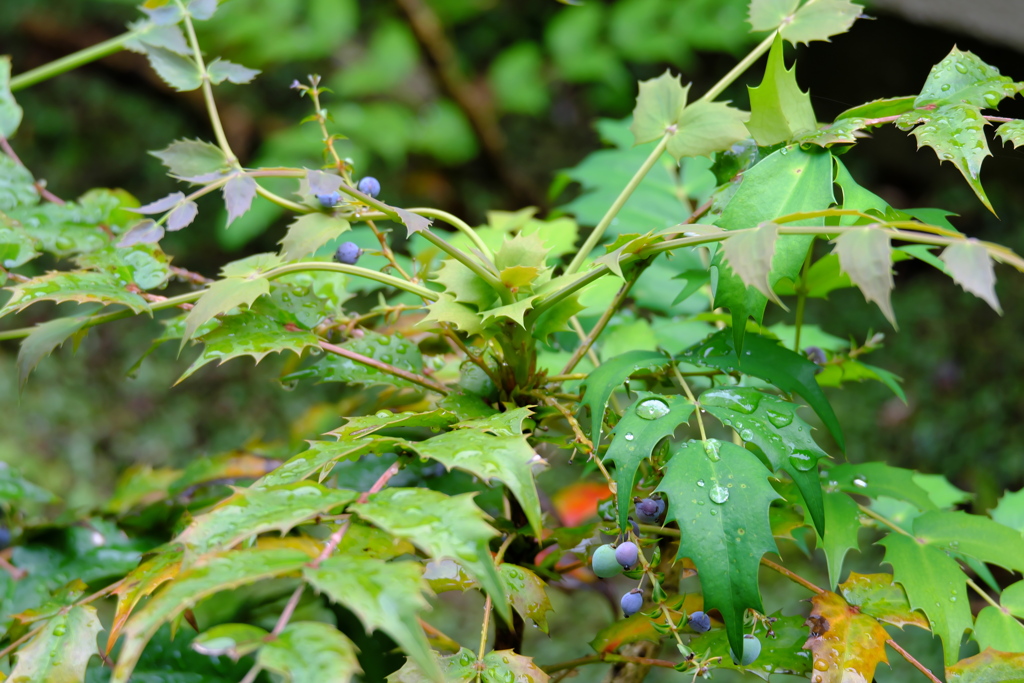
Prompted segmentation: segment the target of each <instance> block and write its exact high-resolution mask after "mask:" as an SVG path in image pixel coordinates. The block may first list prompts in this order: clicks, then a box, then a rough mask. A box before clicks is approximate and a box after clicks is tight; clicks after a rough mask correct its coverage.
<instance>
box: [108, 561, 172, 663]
mask: <svg viewBox="0 0 1024 683" xmlns="http://www.w3.org/2000/svg"><path fill="white" fill-rule="evenodd" d="M181 557H182V552H181V551H180V550H176V549H172V550H168V551H166V552H162V553H160V554H158V555H155V556H154V557H151V558H150V559H148V560H146V561H145V562H143V563H142V564H140V565H139V566H138V567H136V568H135V569H133V570H132V571H131V572H130V573H129V574H128V575H127V576H126V577H125V578H124V581H123V582H122V583H121V585H120V586H118V587H117V589H116V590H115V591H114V595H116V596H117V611H116V612H115V613H114V622H113V623H112V624H111V626H110V636H109V637H108V638H107V654H110V651H111V650H112V649H114V643H116V642H117V639H118V637H119V636H120V635H121V629H123V628H124V625H125V623H126V622H127V621H128V617H129V615H131V613H132V610H134V609H135V606H136V605H137V604H139V601H140V600H142V598H145V597H147V596H149V595H152V594H153V591H155V590H156V589H157V588H159V587H160V586H162V585H163V584H165V583H167V582H168V581H170V580H171V579H173V578H174V577H176V576H177V575H178V574H179V573H181Z"/></svg>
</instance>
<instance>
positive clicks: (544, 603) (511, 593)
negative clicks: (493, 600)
mask: <svg viewBox="0 0 1024 683" xmlns="http://www.w3.org/2000/svg"><path fill="white" fill-rule="evenodd" d="M498 576H500V577H501V582H502V584H503V585H504V586H505V591H506V592H507V593H508V597H509V600H510V601H511V603H512V607H513V609H515V611H516V612H518V613H519V616H521V617H522V618H523V619H533V621H534V622H535V623H536V624H537V628H539V629H540V630H541V631H543V632H544V633H547V632H548V618H547V613H548V612H552V611H554V608H552V607H551V601H550V600H548V595H547V593H546V592H545V591H544V588H545V585H546V584H545V583H544V581H543V580H542V579H541V578H540V577H539V576H537V575H536V574H534V573H533V572H532V571H530V570H529V569H527V568H526V567H519V566H517V565H514V564H509V563H507V562H503V563H501V564H500V565H499V566H498Z"/></svg>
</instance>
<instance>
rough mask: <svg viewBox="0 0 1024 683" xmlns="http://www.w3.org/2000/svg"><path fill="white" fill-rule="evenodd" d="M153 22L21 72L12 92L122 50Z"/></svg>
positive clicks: (13, 80)
mask: <svg viewBox="0 0 1024 683" xmlns="http://www.w3.org/2000/svg"><path fill="white" fill-rule="evenodd" d="M152 26H153V25H152V24H150V23H148V22H147V23H145V24H142V25H141V26H139V28H137V29H135V30H133V31H127V32H125V33H122V34H121V35H119V36H114V37H113V38H110V39H109V40H104V41H103V42H102V43H96V44H95V45H90V46H89V47H87V48H85V49H82V50H79V51H78V52H73V53H72V54H70V55H67V56H66V57H61V58H60V59H55V60H54V61H52V62H50V63H48V64H43V65H42V66H40V67H36V68H35V69H30V70H28V71H26V72H24V73H20V74H18V75H17V76H15V77H14V78H12V79H11V84H10V85H11V92H17V91H19V90H22V89H23V88H27V87H29V86H31V85H35V84H36V83H41V82H43V81H45V80H48V79H50V78H53V77H54V76H59V75H61V74H62V73H65V72H68V71H71V70H72V69H77V68H78V67H80V66H83V65H85V64H88V63H89V62H94V61H96V60H97V59H102V58H103V57H106V56H107V55H112V54H114V53H115V52H120V51H121V50H123V49H124V46H125V43H127V42H128V41H130V40H132V39H133V38H135V37H136V36H139V35H141V34H143V33H145V32H146V31H148V30H149V29H150V28H152Z"/></svg>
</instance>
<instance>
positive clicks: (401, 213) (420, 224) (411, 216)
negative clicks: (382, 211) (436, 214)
mask: <svg viewBox="0 0 1024 683" xmlns="http://www.w3.org/2000/svg"><path fill="white" fill-rule="evenodd" d="M389 208H390V209H391V210H392V211H394V212H395V213H396V214H398V218H399V220H401V221H402V224H403V225H404V226H405V232H406V235H405V236H406V237H412V236H413V235H415V234H416V233H418V232H423V231H424V230H427V229H428V228H429V227H430V224H431V223H433V222H434V221H433V220H432V219H430V218H424V217H423V216H421V215H419V214H418V213H413V212H412V211H406V210H405V209H400V208H398V207H397V206H392V207H389Z"/></svg>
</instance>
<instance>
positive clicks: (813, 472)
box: [700, 387, 828, 534]
mask: <svg viewBox="0 0 1024 683" xmlns="http://www.w3.org/2000/svg"><path fill="white" fill-rule="evenodd" d="M700 404H701V407H703V408H705V409H706V410H707V411H708V412H709V413H711V414H712V415H714V416H715V417H717V418H718V419H719V420H721V421H722V422H723V423H724V424H725V425H726V426H729V427H732V428H733V429H735V430H736V433H737V434H739V437H740V438H741V439H742V440H743V441H745V442H747V443H752V444H754V445H756V446H757V447H758V448H759V449H760V450H761V452H762V453H764V454H765V456H766V457H767V458H768V461H769V462H770V463H771V466H772V469H773V470H774V471H776V472H778V471H779V470H782V471H784V472H786V473H787V474H789V476H790V477H792V478H793V481H794V482H796V485H797V488H799V489H800V494H801V495H802V496H803V498H804V503H805V505H806V507H807V512H808V513H809V514H810V517H811V520H812V521H813V522H814V527H815V528H816V529H817V530H818V533H819V534H824V533H825V510H824V507H823V505H822V498H821V495H822V494H821V478H820V477H819V476H818V460H819V459H821V458H827V457H828V454H827V453H825V451H823V450H821V448H820V447H819V446H818V444H816V443H815V442H814V438H813V437H812V436H811V426H810V425H809V424H807V423H806V422H804V421H803V420H802V419H800V417H799V416H798V415H797V409H798V408H800V406H799V405H798V404H796V403H790V402H789V401H785V400H783V399H781V398H779V397H778V396H772V395H770V394H765V393H762V392H760V391H758V390H757V389H751V388H747V387H737V388H723V389H711V390H709V391H705V392H704V393H703V394H701V396H700Z"/></svg>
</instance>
